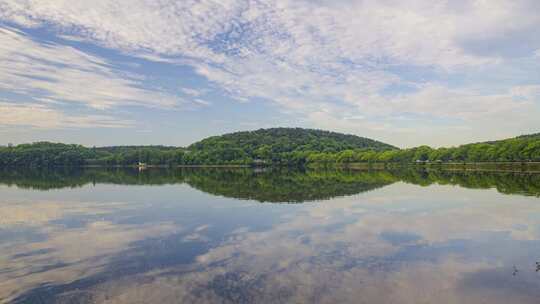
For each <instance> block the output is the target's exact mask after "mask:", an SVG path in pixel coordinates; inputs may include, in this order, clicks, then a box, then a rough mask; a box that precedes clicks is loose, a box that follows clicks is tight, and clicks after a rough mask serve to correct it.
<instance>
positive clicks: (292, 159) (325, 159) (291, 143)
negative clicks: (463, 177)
mask: <svg viewBox="0 0 540 304" xmlns="http://www.w3.org/2000/svg"><path fill="white" fill-rule="evenodd" d="M527 161H535V162H539V161H540V134H539V133H537V134H531V135H523V136H518V137H515V138H510V139H505V140H497V141H488V142H481V143H474V144H466V145H462V146H459V147H451V148H438V149H433V148H430V147H428V146H420V147H416V148H410V149H398V148H395V147H393V146H391V145H388V144H385V143H382V142H378V141H375V140H371V139H367V138H363V137H358V136H354V135H346V134H340V133H334V132H328V131H321V130H309V129H291V128H275V129H261V130H256V131H249V132H237V133H230V134H226V135H222V136H214V137H209V138H207V139H204V140H202V141H199V142H197V143H194V144H192V145H190V146H189V147H188V148H179V147H167V146H116V147H102V148H87V147H84V146H81V145H66V144H56V143H49V142H38V143H33V144H22V145H17V146H7V147H5V146H4V147H2V146H0V167H15V166H20V167H58V166H88V165H101V166H133V165H137V164H138V163H139V162H142V163H146V164H148V165H161V166H177V165H255V164H257V165H261V164H265V165H294V166H303V165H324V166H326V165H330V166H332V165H334V164H347V163H358V162H368V163H371V162H384V163H390V162H392V163H413V162H415V163H416V162H527Z"/></svg>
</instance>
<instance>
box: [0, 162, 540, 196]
mask: <svg viewBox="0 0 540 304" xmlns="http://www.w3.org/2000/svg"><path fill="white" fill-rule="evenodd" d="M399 181H402V182H405V183H411V184H415V185H421V186H429V185H432V184H438V185H457V186H461V187H464V188H471V189H490V188H495V189H496V190H497V191H499V192H500V193H505V194H520V195H532V196H540V174H534V173H526V172H519V173H518V172H506V173H500V172H499V173H487V172H479V171H442V170H430V171H425V170H413V169H409V170H395V171H354V170H308V171H305V170H291V169H273V170H271V169H266V170H252V169H226V168H184V169H178V170H165V169H148V170H143V171H139V170H136V169H71V170H68V169H66V170H43V171H40V170H19V171H16V170H0V185H1V184H4V185H7V186H16V187H18V188H22V189H32V190H52V189H62V188H77V187H84V186H86V185H88V184H92V185H96V184H117V185H174V184H187V185H189V186H191V187H193V188H196V189H199V190H201V191H204V192H206V193H210V194H213V195H220V196H225V197H231V198H237V199H247V200H256V201H259V202H276V203H284V202H289V203H302V202H307V201H318V200H327V199H331V198H334V197H339V196H347V195H353V194H358V193H361V192H365V191H369V190H373V189H377V188H381V187H384V186H387V185H390V184H393V183H396V182H399Z"/></svg>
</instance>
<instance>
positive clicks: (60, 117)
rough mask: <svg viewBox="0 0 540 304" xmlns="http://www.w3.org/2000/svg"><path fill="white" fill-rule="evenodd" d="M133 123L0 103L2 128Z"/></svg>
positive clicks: (107, 125) (110, 125) (51, 109)
mask: <svg viewBox="0 0 540 304" xmlns="http://www.w3.org/2000/svg"><path fill="white" fill-rule="evenodd" d="M132 125H133V122H132V121H129V120H120V119H117V118H114V117H111V116H107V115H68V114H66V113H64V112H61V111H59V110H56V109H53V108H50V107H48V106H46V105H40V104H17V103H9V102H0V126H30V127H34V128H39V129H60V128H93V127H101V128H125V127H130V126H132Z"/></svg>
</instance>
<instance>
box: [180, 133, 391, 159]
mask: <svg viewBox="0 0 540 304" xmlns="http://www.w3.org/2000/svg"><path fill="white" fill-rule="evenodd" d="M188 149H189V150H191V151H211V150H223V149H241V150H242V151H243V152H245V153H246V154H248V155H249V156H250V157H253V158H268V157H269V156H270V154H275V153H286V152H304V151H313V152H340V151H344V150H357V149H370V150H376V151H383V150H391V149H397V148H396V147H394V146H391V145H389V144H385V143H382V142H380V141H376V140H373V139H369V138H364V137H360V136H356V135H349V134H342V133H336V132H330V131H323V130H313V129H302V128H272V129H259V130H256V131H243V132H235V133H229V134H225V135H221V136H212V137H209V138H206V139H203V140H201V141H199V142H196V143H194V144H192V145H190V146H189V147H188Z"/></svg>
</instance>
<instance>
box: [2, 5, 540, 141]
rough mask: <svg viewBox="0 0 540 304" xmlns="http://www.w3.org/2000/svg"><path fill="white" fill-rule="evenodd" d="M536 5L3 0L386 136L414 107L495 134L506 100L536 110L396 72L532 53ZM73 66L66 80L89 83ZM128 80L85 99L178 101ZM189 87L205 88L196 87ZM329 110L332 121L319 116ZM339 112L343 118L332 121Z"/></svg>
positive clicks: (242, 94)
mask: <svg viewBox="0 0 540 304" xmlns="http://www.w3.org/2000/svg"><path fill="white" fill-rule="evenodd" d="M538 9H540V5H539V4H538V2H537V1H534V0H530V1H529V0H521V1H511V2H508V1H502V0H495V1H428V0H426V1H415V2H413V3H411V2H403V1H355V0H349V1H298V0H295V1H292V0H275V1H262V2H261V1H249V0H238V1H234V0H226V1H219V2H218V1H210V0H202V1H194V0H187V1H180V2H178V1H160V2H159V3H157V2H155V1H148V0H129V1H128V0H119V1H105V0H98V1H90V2H89V1H82V0H81V1H69V2H66V1H58V0H57V1H39V0H16V1H15V0H0V18H1V19H5V20H9V21H12V22H16V23H19V24H22V25H24V26H36V25H40V24H47V26H50V25H54V26H56V27H57V28H58V29H59V31H60V34H61V35H62V36H63V37H70V36H71V37H73V38H74V39H86V40H89V41H93V42H96V43H99V44H101V45H104V46H106V47H110V48H114V49H118V50H121V51H123V52H125V53H128V54H131V55H135V56H140V57H142V58H146V59H150V60H156V61H162V62H168V63H175V64H182V65H186V64H187V65H190V66H192V67H193V68H194V70H195V71H196V72H197V73H198V74H200V75H202V76H204V77H206V78H207V79H208V80H210V81H211V82H213V83H215V84H218V85H219V86H220V87H221V88H222V89H223V90H225V91H226V92H227V93H228V94H230V95H231V96H232V97H234V98H236V99H238V100H240V101H248V100H250V99H253V98H262V99H266V100H270V101H272V102H274V103H275V104H276V105H278V106H279V107H280V108H281V110H282V111H283V112H286V113H295V114H299V115H301V116H302V117H305V118H307V119H308V120H309V121H310V122H311V123H312V124H314V125H316V126H323V125H324V126H325V127H329V128H332V129H337V128H345V125H347V127H346V128H347V129H348V130H349V131H354V132H355V133H363V134H364V133H365V132H368V133H369V132H371V131H372V132H375V133H377V134H379V135H380V134H381V133H380V132H382V131H381V130H386V131H388V132H389V133H390V132H399V131H400V129H403V128H406V127H407V126H404V125H397V124H396V123H395V122H396V121H397V120H398V119H400V118H401V117H403V114H404V113H405V112H406V113H407V114H412V115H415V116H416V119H417V121H416V124H417V126H416V127H417V128H426V127H431V126H432V124H433V119H453V120H461V121H462V122H463V123H468V125H466V127H469V128H473V127H474V125H473V124H472V123H471V122H472V121H474V120H475V119H482V120H483V122H484V125H483V127H482V128H483V130H484V131H483V132H484V135H487V134H491V132H492V130H491V129H492V128H493V127H497V126H498V124H499V122H500V119H501V118H500V116H501V115H502V114H504V113H506V111H508V110H510V112H511V113H514V112H516V108H518V107H522V108H521V110H526V114H527V115H528V116H529V117H532V116H533V115H537V114H539V113H540V112H538V110H537V109H534V108H533V107H532V101H531V102H529V104H524V103H521V104H519V103H516V101H515V100H513V99H512V98H511V96H510V95H509V94H508V93H503V94H498V93H490V94H486V93H485V92H486V90H485V89H483V90H481V89H479V88H477V87H475V84H474V83H467V84H463V85H461V86H462V87H460V88H455V86H453V87H452V88H451V87H450V85H449V84H445V83H444V81H439V82H438V83H436V84H435V83H434V84H430V83H429V84H427V85H426V80H425V79H423V76H422V75H421V73H420V72H419V73H418V75H412V76H409V77H405V76H404V75H402V74H401V73H400V72H399V71H395V70H393V69H394V68H399V67H404V68H405V69H408V70H410V71H415V68H424V69H429V70H433V71H434V73H436V74H437V75H443V77H442V78H443V79H444V78H447V77H446V76H448V75H454V76H459V75H467V71H469V70H470V69H480V70H481V69H482V68H484V67H493V66H495V67H497V66H501V67H506V66H505V64H507V62H508V61H509V59H511V58H513V57H516V56H528V57H531V58H533V57H534V56H535V55H534V54H535V52H536V54H538V51H537V50H538V48H539V47H540V38H537V37H540V30H539V29H540V15H539V14H538V13H537V12H538ZM53 48H59V46H53ZM54 53H57V51H56V49H55V50H54ZM46 55H48V56H50V55H51V54H46ZM45 58H47V57H45ZM534 58H538V57H534ZM91 60H92V61H95V60H97V59H95V58H92V59H91ZM96 64H97V65H99V66H101V65H102V64H101V63H96ZM24 68H25V69H28V68H29V67H24ZM103 69H106V68H105V67H103ZM74 72H76V73H74V74H78V73H79V71H74ZM101 72H102V71H101V70H100V73H101ZM5 73H6V72H2V74H5ZM63 73H64V74H63V75H62V76H61V77H62V79H67V78H73V79H75V82H76V84H78V83H82V82H83V81H82V80H79V81H77V80H76V79H77V76H76V75H74V74H70V73H68V72H67V71H64V72H63ZM103 73H109V72H108V71H107V72H103ZM59 77H60V76H59ZM79 77H81V76H79ZM83 77H84V79H85V80H88V79H91V80H92V82H94V81H93V78H89V77H88V75H85V76H83ZM430 77H434V76H430ZM427 81H430V80H429V79H428V80H427ZM33 82H36V83H37V84H36V83H32V84H31V86H30V85H29V87H28V88H27V89H28V90H29V89H30V87H38V88H40V86H44V87H45V89H47V90H52V89H51V88H50V87H49V86H50V82H45V81H37V80H34V81H33ZM118 82H119V84H118V87H117V88H116V89H115V88H114V87H112V88H111V87H109V86H108V87H107V92H101V93H100V94H99V95H98V96H97V97H101V98H95V97H96V96H89V97H88V98H87V99H86V100H85V102H87V103H89V104H90V105H92V106H94V107H108V106H111V104H114V103H117V102H118V100H123V101H125V100H132V99H133V100H135V103H143V102H142V100H161V102H158V103H160V104H161V105H169V106H170V105H171V104H174V102H173V101H171V99H170V96H163V97H162V98H157V99H156V98H149V96H148V94H150V95H152V94H154V93H150V92H146V91H144V90H143V91H142V92H141V89H138V88H137V83H136V81H135V80H132V79H131V80H126V79H124V78H122V80H118ZM133 82H135V83H133ZM97 83H99V82H97ZM76 84H71V85H70V87H72V88H73V89H74V90H72V91H66V90H63V91H62V92H56V91H55V93H54V94H57V95H61V96H65V97H69V98H68V99H70V98H75V97H78V96H73V95H74V94H75V93H74V92H78V89H79V88H80V87H77V85H76ZM396 84H397V85H407V86H409V87H413V88H416V89H418V91H417V92H413V93H407V94H405V93H400V94H398V95H397V96H393V97H388V96H386V95H385V94H384V90H385V89H386V88H388V87H389V86H390V85H396ZM512 85H515V84H512ZM490 86H491V89H493V91H497V92H501V91H502V92H508V91H510V90H511V86H509V85H506V86H505V85H504V84H498V83H492V84H490ZM13 87H14V85H12V86H11V88H13ZM98 91H99V90H98ZM181 91H182V92H183V93H185V94H187V95H190V96H193V97H198V96H199V95H197V94H199V93H197V92H195V91H191V90H190V89H187V90H186V89H182V90H181ZM109 96H114V97H111V98H113V101H108V99H107V98H106V97H109ZM141 96H144V97H143V98H141ZM104 97H105V98H104ZM151 97H155V96H151ZM79 100H80V98H79ZM95 100H100V101H99V102H97V101H95ZM487 106H489V108H486V107H487ZM525 106H526V108H523V107H525ZM486 111H487V113H486V114H485V113H484V112H486ZM340 113H341V114H340ZM343 113H346V114H347V115H343ZM484 114H485V115H484ZM322 116H324V117H330V119H329V120H324V121H321V120H320V118H321V117H322ZM360 116H364V117H367V120H366V121H360V120H351V119H349V120H348V121H347V122H343V117H360ZM529 120H530V119H529ZM329 121H334V122H335V124H333V125H328V122H329ZM392 121H393V122H394V123H392ZM534 126H535V127H540V126H539V125H538V124H536V125H534ZM363 128H368V129H367V130H364V129H363ZM516 128H517V127H515V128H514V129H512V130H513V131H516V130H517V129H516Z"/></svg>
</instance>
